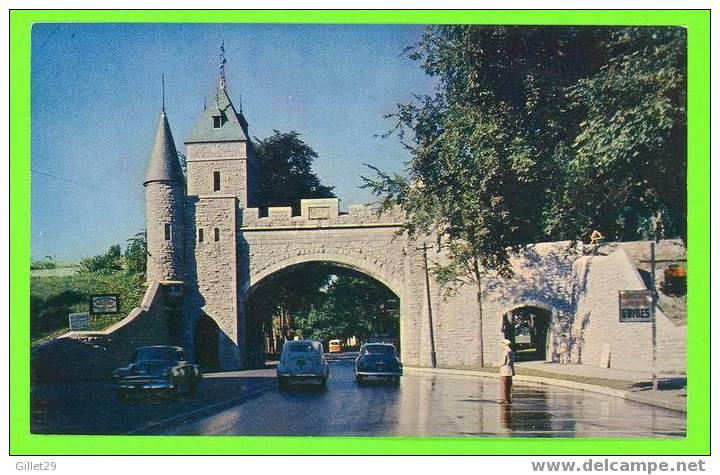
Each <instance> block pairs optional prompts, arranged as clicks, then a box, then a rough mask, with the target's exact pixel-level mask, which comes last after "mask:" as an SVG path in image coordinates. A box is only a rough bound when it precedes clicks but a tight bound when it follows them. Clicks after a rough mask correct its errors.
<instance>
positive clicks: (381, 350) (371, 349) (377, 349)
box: [363, 345, 395, 356]
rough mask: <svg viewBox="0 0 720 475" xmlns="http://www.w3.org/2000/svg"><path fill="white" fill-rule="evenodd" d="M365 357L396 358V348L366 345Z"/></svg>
mask: <svg viewBox="0 0 720 475" xmlns="http://www.w3.org/2000/svg"><path fill="white" fill-rule="evenodd" d="M363 354H364V355H382V356H395V348H393V347H392V346H389V345H366V346H365V348H364V349H363Z"/></svg>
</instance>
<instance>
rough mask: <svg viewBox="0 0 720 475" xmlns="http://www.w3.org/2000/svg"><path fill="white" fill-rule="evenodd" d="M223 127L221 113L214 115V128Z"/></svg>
mask: <svg viewBox="0 0 720 475" xmlns="http://www.w3.org/2000/svg"><path fill="white" fill-rule="evenodd" d="M220 127H222V117H221V116H219V115H214V116H213V129H219V128H220Z"/></svg>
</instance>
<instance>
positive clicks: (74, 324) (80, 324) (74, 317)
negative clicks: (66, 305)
mask: <svg viewBox="0 0 720 475" xmlns="http://www.w3.org/2000/svg"><path fill="white" fill-rule="evenodd" d="M68 323H69V325H70V331H84V330H90V314H89V313H88V312H81V313H69V314H68Z"/></svg>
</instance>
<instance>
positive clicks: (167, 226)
mask: <svg viewBox="0 0 720 475" xmlns="http://www.w3.org/2000/svg"><path fill="white" fill-rule="evenodd" d="M171 236H172V228H171V227H170V223H165V240H166V241H169V240H170V237H171Z"/></svg>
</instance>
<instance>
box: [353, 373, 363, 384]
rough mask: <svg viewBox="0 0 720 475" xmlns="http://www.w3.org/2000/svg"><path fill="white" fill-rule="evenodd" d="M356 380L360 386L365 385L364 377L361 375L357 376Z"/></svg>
mask: <svg viewBox="0 0 720 475" xmlns="http://www.w3.org/2000/svg"><path fill="white" fill-rule="evenodd" d="M355 380H356V381H357V383H358V384H364V383H365V378H364V377H362V376H360V375H357V376H355Z"/></svg>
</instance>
